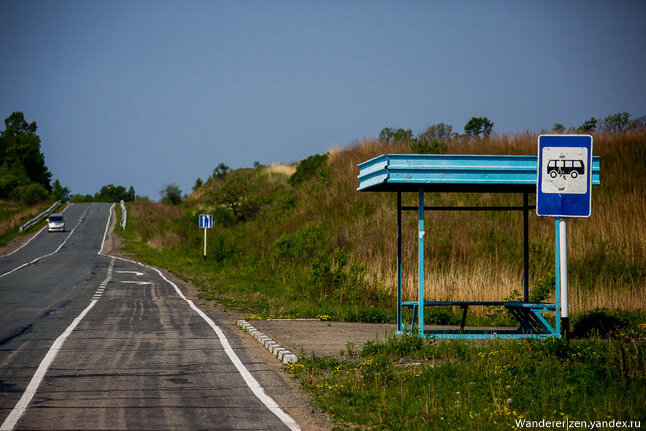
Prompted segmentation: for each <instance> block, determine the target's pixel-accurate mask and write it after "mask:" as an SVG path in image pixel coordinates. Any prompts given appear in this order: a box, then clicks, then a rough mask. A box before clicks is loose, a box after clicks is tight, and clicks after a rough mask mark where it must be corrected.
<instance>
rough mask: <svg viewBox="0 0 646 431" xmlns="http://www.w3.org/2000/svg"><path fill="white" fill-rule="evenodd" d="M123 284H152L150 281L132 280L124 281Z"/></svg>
mask: <svg viewBox="0 0 646 431" xmlns="http://www.w3.org/2000/svg"><path fill="white" fill-rule="evenodd" d="M122 283H124V284H139V285H144V284H152V283H151V282H150V281H131V280H123V281H122Z"/></svg>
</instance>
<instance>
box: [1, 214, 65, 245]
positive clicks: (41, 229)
mask: <svg viewBox="0 0 646 431" xmlns="http://www.w3.org/2000/svg"><path fill="white" fill-rule="evenodd" d="M72 205H74V204H69V206H66V207H65V208H63V211H61V214H63V213H64V212H65V210H67V209H68V208H69V207H71V206H72ZM46 227H47V225H45V226H43V227H42V228H40V230H39V231H38V232H37V233H36V234H35V235H34V236H32V237H31V238H29V241H27V242H26V243H24V244H23V245H21V246H20V247H18V248H17V249H15V250H14V251H12V252H11V253H8V254H5V255H4V256H2V257H6V256H11V255H12V254H14V253H15V252H17V251H18V250H20V249H21V248H23V247H24V246H26V245H27V244H29V243H30V242H31V240H33V239H34V238H36V237H37V236H38V235H40V233H41V232H42V231H43V230H45V228H46Z"/></svg>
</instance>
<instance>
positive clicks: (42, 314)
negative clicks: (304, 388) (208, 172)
mask: <svg viewBox="0 0 646 431" xmlns="http://www.w3.org/2000/svg"><path fill="white" fill-rule="evenodd" d="M109 208H110V206H109V204H75V205H72V206H71V207H69V208H68V209H67V210H66V211H65V213H64V214H65V219H66V225H67V229H68V231H67V232H65V233H48V232H47V231H43V232H41V233H40V234H39V235H38V236H37V237H36V238H34V239H33V240H32V241H31V242H30V243H29V244H28V245H27V246H26V247H24V248H22V249H20V250H19V251H18V252H16V253H14V254H12V255H11V256H7V257H2V258H0V423H3V422H4V423H3V425H2V427H3V428H7V429H11V428H12V427H13V428H15V429H57V430H60V429H191V430H193V429H249V430H264V429H270V430H274V429H276V430H284V429H289V428H288V426H287V425H291V427H292V429H297V426H296V425H295V423H293V422H290V420H291V418H290V417H289V416H287V415H286V414H285V413H284V412H283V411H282V410H281V409H280V408H279V407H278V406H277V405H276V404H275V403H274V404H272V403H273V400H272V399H271V398H269V397H268V396H267V395H266V394H265V392H264V390H263V389H262V388H260V387H257V386H254V385H256V384H257V382H256V380H254V377H253V376H252V374H251V373H249V372H248V371H246V370H247V368H250V367H249V365H248V364H247V365H245V361H248V355H247V354H246V353H245V350H244V348H243V347H241V346H235V345H233V342H234V341H235V340H234V339H235V337H229V339H226V340H224V339H223V337H224V338H226V335H225V334H224V333H222V332H221V333H217V332H216V328H217V330H219V326H216V325H218V322H213V321H211V322H210V323H209V321H208V319H209V318H208V317H207V316H206V315H204V314H203V313H202V315H201V314H199V313H201V312H200V311H198V309H197V307H194V306H191V303H190V302H189V301H188V300H187V299H186V298H185V297H184V295H183V293H182V292H181V291H180V290H179V289H178V288H177V287H176V286H175V285H173V284H172V283H170V282H169V281H168V280H167V279H164V278H162V277H163V276H162V274H161V273H159V272H158V271H155V270H153V269H152V268H149V267H145V266H141V265H138V264H136V263H134V262H129V261H125V260H122V259H119V258H115V257H111V256H104V255H100V254H98V253H99V251H100V249H101V246H102V241H103V237H104V232H105V230H106V223H107V221H108V215H109ZM72 229H74V230H73V232H70V231H71V230H72ZM61 244H62V246H61ZM40 256H46V257H43V258H41V259H40V260H36V259H38V258H39V257H40ZM35 260H36V261H35ZM27 262H32V263H31V264H30V265H28V266H24V267H22V268H20V269H17V270H15V269H16V268H19V267H20V266H22V265H24V264H25V263H27ZM14 270H15V271H14ZM11 271H13V272H11ZM3 274H4V275H3ZM65 336H66V338H65ZM61 337H63V338H64V339H62V338H61ZM227 340H228V341H230V342H231V343H232V345H231V347H230V348H227V345H228V341H227ZM57 348H58V350H57ZM237 358H240V359H239V360H238V362H239V364H238V365H235V364H234V362H235V360H236V359H237ZM251 369H252V371H253V364H252V366H251ZM245 371H246V374H245ZM260 380H263V381H266V378H262V379H260ZM254 382H256V383H254ZM252 388H253V389H252ZM27 389H28V390H27ZM26 390H27V395H25V391H26ZM254 390H255V392H254ZM30 396H33V398H29V397H30ZM25 399H27V402H25ZM21 400H22V401H21ZM19 401H20V402H19ZM21 408H24V409H23V410H22V411H21ZM270 408H273V411H272V410H270ZM16 418H17V421H16ZM12 421H13V422H12Z"/></svg>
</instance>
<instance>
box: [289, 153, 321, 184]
mask: <svg viewBox="0 0 646 431" xmlns="http://www.w3.org/2000/svg"><path fill="white" fill-rule="evenodd" d="M326 163H327V154H314V155H312V156H309V157H308V158H306V159H303V160H301V162H300V163H299V164H298V166H296V171H295V172H294V173H293V174H292V175H291V176H290V177H289V179H288V180H287V182H288V183H289V184H290V185H292V186H293V187H296V186H298V185H299V184H302V183H304V182H305V181H307V180H308V179H310V178H312V177H313V176H314V175H315V174H316V173H317V172H318V171H319V170H320V169H321V168H322V167H324V166H325V165H326Z"/></svg>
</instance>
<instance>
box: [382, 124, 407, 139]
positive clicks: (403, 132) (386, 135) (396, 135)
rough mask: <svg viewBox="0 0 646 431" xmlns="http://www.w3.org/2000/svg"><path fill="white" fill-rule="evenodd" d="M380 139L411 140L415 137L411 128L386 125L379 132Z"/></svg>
mask: <svg viewBox="0 0 646 431" xmlns="http://www.w3.org/2000/svg"><path fill="white" fill-rule="evenodd" d="M379 139H381V140H382V141H384V142H399V141H409V140H411V139H413V131H412V130H411V129H401V128H399V129H397V130H395V129H391V128H390V127H385V128H383V129H381V132H379Z"/></svg>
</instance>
